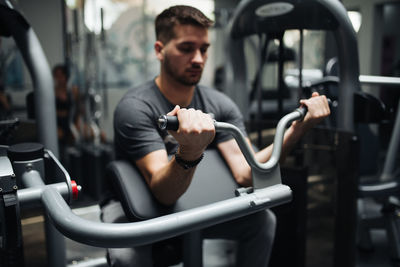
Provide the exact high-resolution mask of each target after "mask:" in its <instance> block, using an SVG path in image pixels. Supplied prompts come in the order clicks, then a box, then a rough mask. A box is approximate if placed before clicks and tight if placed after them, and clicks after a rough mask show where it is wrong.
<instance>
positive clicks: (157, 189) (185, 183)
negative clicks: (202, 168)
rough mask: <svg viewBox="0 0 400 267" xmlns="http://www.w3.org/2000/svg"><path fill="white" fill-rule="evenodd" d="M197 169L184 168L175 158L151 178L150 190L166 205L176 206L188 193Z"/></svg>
mask: <svg viewBox="0 0 400 267" xmlns="http://www.w3.org/2000/svg"><path fill="white" fill-rule="evenodd" d="M195 169H196V168H195V167H194V168H190V169H187V170H186V169H184V168H182V167H181V166H180V165H179V164H178V163H177V162H176V161H175V157H174V158H173V159H172V160H171V161H170V162H169V163H168V164H167V165H165V167H163V168H162V169H160V170H159V171H158V172H156V173H155V174H154V175H153V176H152V177H151V180H150V189H151V191H152V193H153V195H154V196H155V197H156V198H157V200H158V201H159V202H161V203H162V204H164V205H172V204H174V203H175V202H176V201H177V200H178V199H179V197H180V196H181V195H183V193H185V192H186V190H187V188H188V187H189V185H190V182H191V181H192V178H193V174H194V171H195Z"/></svg>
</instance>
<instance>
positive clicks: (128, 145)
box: [114, 80, 246, 161]
mask: <svg viewBox="0 0 400 267" xmlns="http://www.w3.org/2000/svg"><path fill="white" fill-rule="evenodd" d="M173 108H174V105H173V104H171V103H170V102H169V101H168V100H167V99H166V98H165V97H164V95H163V94H162V93H161V91H160V90H159V88H158V87H157V85H156V83H155V81H154V80H151V81H149V82H147V83H145V84H143V85H140V86H138V87H136V88H134V89H132V90H130V91H129V92H128V93H127V94H126V95H125V96H124V97H123V98H122V100H121V101H120V102H119V104H118V106H117V108H116V110H115V113H114V135H115V136H114V143H115V149H116V156H117V158H118V159H122V158H124V159H130V160H132V161H136V160H138V159H140V158H142V157H144V156H145V155H146V154H148V153H150V152H153V151H156V150H160V149H166V150H167V153H168V154H172V153H174V152H175V151H176V149H177V143H176V141H175V140H174V138H173V137H172V136H171V135H169V134H168V132H167V131H166V130H160V129H159V128H158V126H157V119H158V117H159V116H160V115H163V114H166V113H168V112H169V111H171V110H172V109H173ZM187 108H194V109H199V110H202V111H203V112H204V113H212V114H214V116H215V120H217V121H223V122H228V123H232V124H234V125H236V126H237V127H238V128H239V129H241V130H242V132H243V133H244V134H246V133H245V127H244V123H243V116H242V114H241V113H240V111H239V109H238V108H237V106H236V105H235V104H234V103H233V102H232V100H231V99H230V98H228V97H227V96H226V95H224V94H222V93H220V92H218V91H216V90H213V89H211V88H207V87H205V86H201V85H199V86H197V87H196V89H195V94H194V97H193V99H192V102H191V103H190V105H189V106H188V107H187ZM231 138H232V136H231V135H230V134H228V133H217V134H216V136H215V139H214V141H213V142H212V143H211V144H210V146H215V145H216V144H218V143H220V142H223V141H227V140H229V139H231Z"/></svg>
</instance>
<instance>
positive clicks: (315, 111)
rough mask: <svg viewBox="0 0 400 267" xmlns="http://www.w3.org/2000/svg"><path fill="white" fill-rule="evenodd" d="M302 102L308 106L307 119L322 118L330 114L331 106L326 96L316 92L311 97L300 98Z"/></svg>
mask: <svg viewBox="0 0 400 267" xmlns="http://www.w3.org/2000/svg"><path fill="white" fill-rule="evenodd" d="M300 104H302V105H305V106H307V109H308V112H307V115H306V118H305V120H317V121H319V120H321V119H323V118H325V117H327V116H329V115H330V108H329V104H328V101H327V99H326V96H324V95H319V94H318V93H317V92H314V93H313V94H312V96H311V98H309V99H302V100H300Z"/></svg>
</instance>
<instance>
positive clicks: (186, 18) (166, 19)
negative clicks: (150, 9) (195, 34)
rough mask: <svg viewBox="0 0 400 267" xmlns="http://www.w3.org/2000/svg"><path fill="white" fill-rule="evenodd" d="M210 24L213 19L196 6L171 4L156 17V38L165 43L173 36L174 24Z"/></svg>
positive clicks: (207, 25) (201, 25)
mask: <svg viewBox="0 0 400 267" xmlns="http://www.w3.org/2000/svg"><path fill="white" fill-rule="evenodd" d="M212 24H213V21H212V20H210V19H209V18H207V17H206V16H205V15H204V14H203V13H202V12H201V11H200V10H198V9H197V8H194V7H191V6H183V5H178V6H172V7H169V8H167V9H165V10H164V11H163V12H161V13H160V14H159V15H158V16H157V17H156V21H155V25H156V38H157V40H160V41H161V42H163V43H164V44H166V43H168V42H169V41H170V40H171V39H172V38H174V37H175V32H174V27H175V26H176V25H194V26H199V27H204V28H209V27H210V26H211V25H212Z"/></svg>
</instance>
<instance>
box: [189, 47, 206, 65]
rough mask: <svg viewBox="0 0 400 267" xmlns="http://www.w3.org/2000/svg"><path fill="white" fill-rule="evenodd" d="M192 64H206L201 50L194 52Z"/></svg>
mask: <svg viewBox="0 0 400 267" xmlns="http://www.w3.org/2000/svg"><path fill="white" fill-rule="evenodd" d="M192 63H197V64H202V63H204V55H203V54H202V53H201V51H200V49H198V50H196V51H195V52H194V55H193V58H192Z"/></svg>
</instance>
